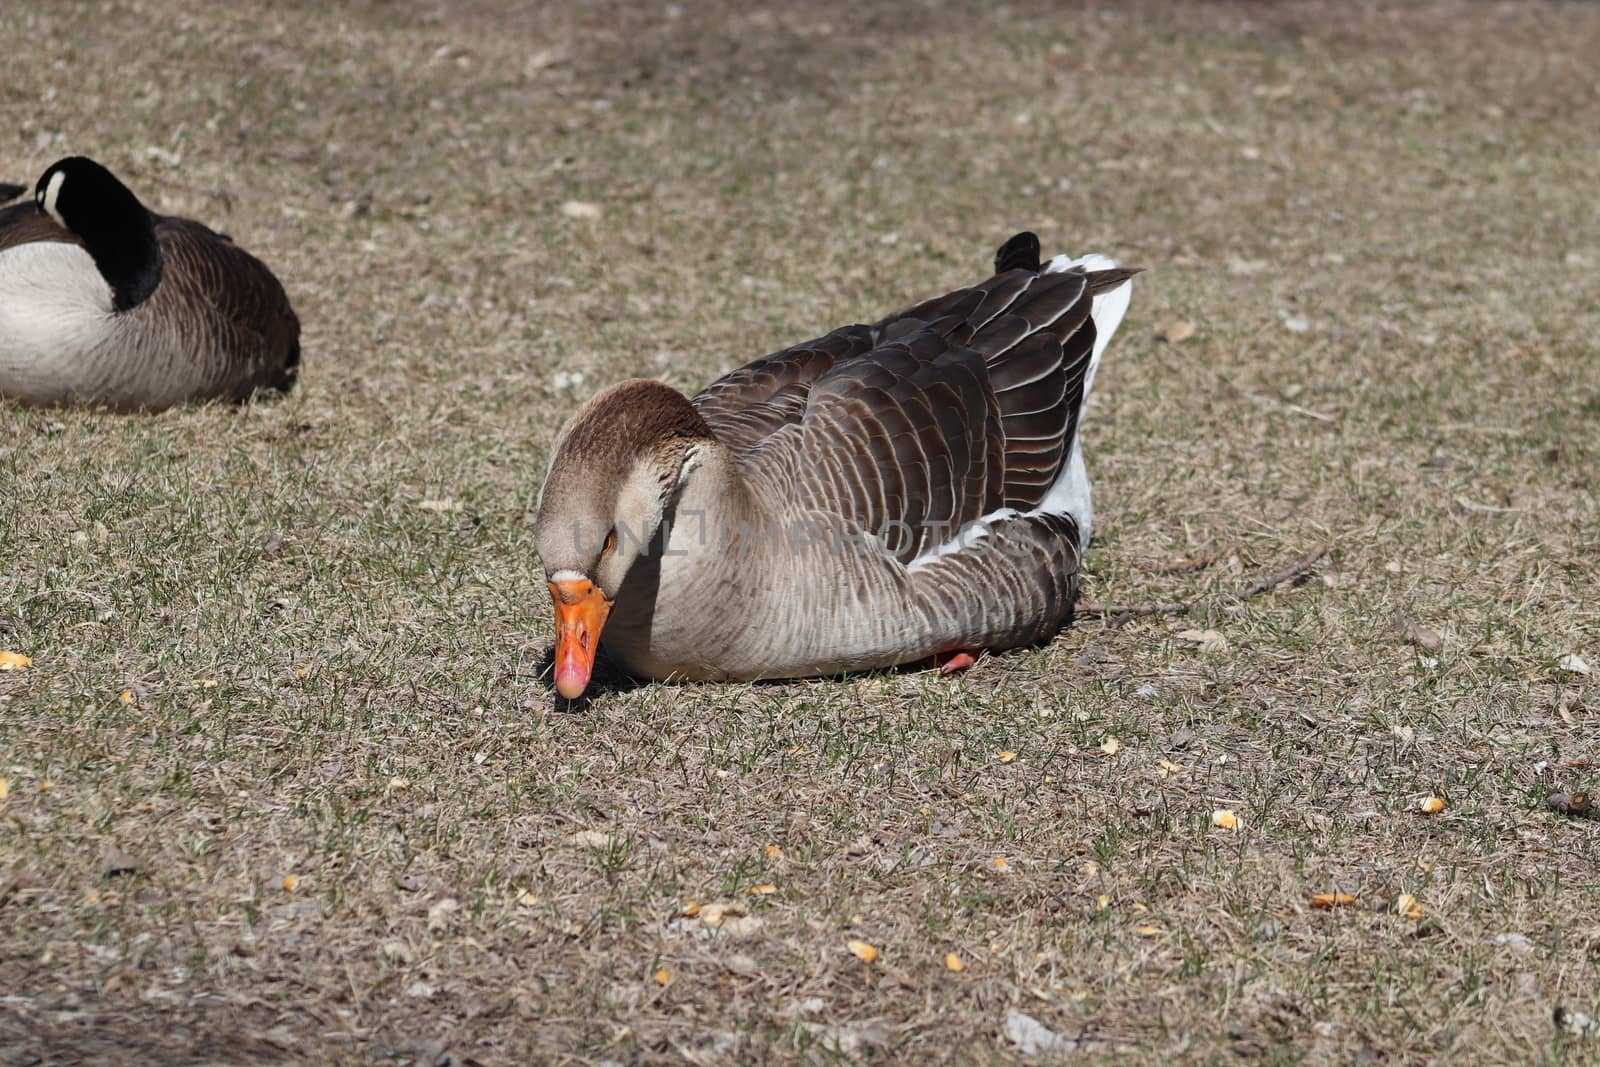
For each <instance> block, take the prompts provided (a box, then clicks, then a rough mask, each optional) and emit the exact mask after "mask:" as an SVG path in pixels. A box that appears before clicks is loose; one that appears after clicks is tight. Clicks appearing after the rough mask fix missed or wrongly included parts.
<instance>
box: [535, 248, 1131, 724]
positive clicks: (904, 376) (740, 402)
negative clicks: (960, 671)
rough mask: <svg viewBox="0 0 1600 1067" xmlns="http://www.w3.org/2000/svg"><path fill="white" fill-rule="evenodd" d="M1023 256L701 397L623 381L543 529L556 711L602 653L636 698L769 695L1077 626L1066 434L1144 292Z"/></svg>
mask: <svg viewBox="0 0 1600 1067" xmlns="http://www.w3.org/2000/svg"><path fill="white" fill-rule="evenodd" d="M1038 253H1039V246H1038V241H1037V239H1036V238H1035V237H1034V236H1033V235H1032V234H1019V235H1017V237H1015V238H1013V239H1012V240H1011V241H1008V242H1007V243H1006V245H1004V246H1003V247H1002V248H1001V249H1000V252H999V254H998V255H997V256H996V269H997V272H996V274H995V275H994V276H993V277H991V278H989V279H988V280H987V281H984V282H982V283H980V284H978V285H974V286H971V287H968V288H964V289H958V290H956V291H954V292H951V293H948V294H946V295H944V296H941V297H937V298H935V299H933V300H929V301H926V302H924V303H921V304H918V305H916V306H914V307H912V308H909V309H907V310H905V311H903V312H900V313H898V314H895V315H891V316H889V317H888V318H885V319H882V320H880V321H878V322H875V323H872V324H866V325H855V326H846V327H844V328H842V329H838V330H835V331H834V332H832V333H830V334H828V335H826V336H825V337H821V338H818V339H816V340H813V341H808V342H806V343H803V344H800V345H796V346H794V347H792V348H789V349H785V350H783V351H781V352H777V353H774V354H772V355H770V356H767V357H765V358H763V359H759V360H757V361H755V362H754V363H751V364H749V365H748V366H745V367H743V368H740V369H739V370H736V371H733V372H732V373H730V374H728V375H726V376H724V377H723V378H720V379H718V380H717V381H715V382H713V383H712V384H711V385H710V386H708V387H707V388H706V389H705V390H704V391H702V392H701V393H700V394H698V395H697V396H695V397H694V398H693V399H692V400H690V399H688V398H685V397H684V396H683V395H682V394H680V393H678V392H677V391H676V390H673V389H671V388H670V387H668V386H666V385H664V384H662V383H660V382H655V381H646V380H635V381H629V382H623V383H621V384H620V385H617V386H614V387H612V388H610V389H608V390H606V391H605V392H603V393H601V394H599V395H598V396H596V397H595V398H594V399H592V400H591V401H589V403H588V404H586V405H585V406H584V407H583V408H582V409H581V410H580V411H579V412H578V413H577V414H576V415H575V416H574V417H573V419H572V420H571V421H570V422H569V423H568V424H567V426H566V428H565V429H563V430H562V432H561V434H560V436H559V437H558V439H557V442H556V446H555V449H554V453H553V457H552V460H551V465H550V470H549V474H548V476H547V478H546V481H545V485H544V489H543V491H542V493H541V496H540V502H539V508H538V515H537V519H536V537H537V541H538V547H539V552H540V555H541V557H542V559H543V561H544V564H545V567H546V570H547V572H548V576H549V579H550V591H551V596H552V598H553V600H554V601H555V607H556V616H557V653H556V683H557V688H558V689H559V690H560V691H561V692H562V693H563V695H565V696H568V697H573V696H576V695H577V694H578V693H580V692H581V691H582V689H583V688H584V686H585V685H586V684H587V682H588V677H589V670H590V665H591V663H592V659H593V656H594V653H595V650H596V647H597V645H598V643H600V642H603V643H604V645H605V647H606V650H607V652H608V653H609V655H610V656H611V658H612V659H613V660H614V661H615V662H616V663H617V664H618V665H619V666H621V667H622V668H623V669H624V670H626V671H628V672H630V673H632V674H635V675H639V676H643V677H648V678H658V679H667V678H683V679H718V678H723V679H755V678H779V677H799V676H806V675H819V674H837V673H843V672H847V671H855V670H862V669H869V668H877V667H887V666H892V665H895V664H901V663H907V662H911V661H916V660H921V659H925V658H927V657H930V656H935V655H938V654H940V653H945V652H952V651H958V650H961V651H975V650H978V649H1005V648H1014V647H1018V646H1022V645H1028V644H1032V643H1036V642H1038V641H1041V640H1043V639H1046V638H1048V637H1049V636H1051V635H1052V634H1054V633H1055V631H1056V630H1057V629H1059V628H1060V627H1061V626H1062V625H1064V624H1066V623H1067V622H1069V621H1070V619H1071V615H1072V609H1073V604H1074V601H1075V598H1076V594H1077V576H1078V563H1079V560H1080V558H1081V556H1082V553H1083V550H1084V549H1085V547H1086V546H1087V545H1088V541H1089V534H1090V524H1091V521H1092V513H1091V508H1090V490H1089V481H1088V475H1087V471H1086V468H1085V466H1084V462H1083V455H1082V449H1081V446H1080V443H1079V439H1078V426H1079V423H1080V420H1081V416H1082V413H1083V408H1084V401H1085V398H1086V397H1087V395H1088V391H1089V387H1090V385H1091V384H1092V382H1093V379H1094V374H1095V370H1096V368H1097V366H1098V364H1099V361H1100V358H1101V356H1102V354H1103V353H1104V351H1105V347H1106V344H1107V343H1108V342H1109V341H1110V339H1111V335H1112V333H1113V332H1114V331H1115V330H1116V327H1117V324H1118V323H1119V322H1120V321H1121V318H1122V316H1123V313H1124V312H1125V311H1126V309H1127V306H1128V300H1129V294H1130V288H1131V287H1130V285H1129V283H1128V279H1129V277H1130V276H1131V275H1132V274H1133V273H1134V272H1133V271H1127V270H1119V269H1117V268H1116V266H1115V264H1113V263H1112V262H1111V261H1110V260H1108V259H1105V258H1104V257H1100V256H1088V257H1085V258H1083V259H1077V260H1072V259H1068V258H1067V257H1064V256H1060V257H1057V258H1055V259H1052V260H1050V261H1049V262H1048V263H1044V264H1041V263H1040V261H1039V254H1038ZM602 634H603V637H602Z"/></svg>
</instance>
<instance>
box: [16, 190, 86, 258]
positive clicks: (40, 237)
mask: <svg viewBox="0 0 1600 1067" xmlns="http://www.w3.org/2000/svg"><path fill="white" fill-rule="evenodd" d="M4 188H5V187H3V186H0V192H3V191H4ZM5 199H7V198H6V197H0V201H3V200H5ZM35 241H60V242H62V243H63V244H82V243H83V242H81V241H79V240H78V238H77V236H76V235H75V234H73V232H72V231H71V230H69V229H67V228H66V227H64V226H62V225H61V224H60V223H58V222H56V220H55V219H52V218H51V217H50V216H49V215H46V214H45V213H44V212H43V211H40V210H39V205H37V204H35V203H34V202H33V201H32V200H24V201H22V202H21V203H17V204H11V205H9V206H8V207H3V208H0V252H3V251H5V250H6V249H8V248H16V247H17V246H18V245H26V244H32V243H33V242H35Z"/></svg>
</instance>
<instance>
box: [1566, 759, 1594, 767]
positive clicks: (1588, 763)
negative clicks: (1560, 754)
mask: <svg viewBox="0 0 1600 1067" xmlns="http://www.w3.org/2000/svg"><path fill="white" fill-rule="evenodd" d="M1561 766H1563V767H1584V768H1587V767H1600V759H1566V760H1562V761H1561Z"/></svg>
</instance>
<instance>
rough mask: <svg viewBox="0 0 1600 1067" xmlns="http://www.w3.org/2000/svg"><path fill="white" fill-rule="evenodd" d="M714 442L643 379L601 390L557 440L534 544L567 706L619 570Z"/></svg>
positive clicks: (695, 418)
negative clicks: (552, 610) (552, 621)
mask: <svg viewBox="0 0 1600 1067" xmlns="http://www.w3.org/2000/svg"><path fill="white" fill-rule="evenodd" d="M712 440H714V437H713V434H712V432H711V428H710V427H709V426H707V425H706V422H705V420H704V419H702V418H701V417H700V415H699V413H698V412H696V411H695V409H694V407H693V406H692V405H691V404H690V403H689V401H688V400H687V399H686V398H685V397H684V396H683V394H681V393H679V392H678V391H677V390H675V389H673V388H671V387H670V386H667V385H664V384H662V383H661V382H657V381H649V380H645V379H635V380H632V381H626V382H623V383H621V384H620V385H615V386H612V387H611V388H610V389H607V390H605V391H604V392H602V393H600V394H599V395H598V396H596V397H594V399H592V400H590V401H589V402H588V403H587V404H585V405H584V406H583V407H582V408H581V409H579V411H578V413H577V414H576V415H574V416H573V417H572V420H571V421H570V422H568V423H567V425H566V427H565V428H564V429H563V430H562V431H561V433H560V435H559V436H558V437H557V438H556V443H555V448H554V452H553V454H552V456H551V460H550V470H549V473H548V474H547V475H546V476H545V482H544V488H543V489H542V490H541V491H540V493H539V504H538V509H537V513H536V516H535V518H534V540H535V543H536V544H537V546H538V550H539V558H540V559H541V560H542V561H543V563H544V568H545V575H546V577H547V578H548V580H549V584H550V599H551V600H552V601H553V602H554V605H555V617H556V662H555V672H556V690H557V691H558V692H560V694H561V695H562V696H564V697H566V698H567V699H568V700H573V699H576V698H577V697H578V696H579V695H580V694H581V693H582V692H583V691H584V689H585V688H586V687H587V686H588V684H589V676H590V674H591V673H592V672H593V670H594V658H595V653H596V652H597V651H598V648H599V642H600V631H601V630H602V629H603V628H604V626H605V623H606V619H607V617H608V616H609V615H610V614H611V608H612V605H613V604H614V603H615V601H616V599H617V595H618V592H619V591H620V590H621V589H622V584H623V581H624V579H626V578H627V576H628V572H629V571H630V570H631V569H632V568H633V566H634V564H635V563H637V562H638V561H639V559H640V558H641V557H642V556H645V555H647V554H653V553H654V552H656V551H659V545H657V544H656V542H657V540H658V535H659V534H660V533H661V532H662V525H663V521H664V519H665V518H666V516H667V515H668V514H669V512H670V510H671V507H672V504H673V501H674V498H675V497H676V495H677V493H678V491H679V489H680V487H681V486H682V484H683V481H684V479H685V477H686V476H687V475H688V474H689V472H690V471H691V470H692V469H693V467H694V465H695V464H694V462H693V457H694V456H695V454H696V453H697V451H698V450H699V448H700V447H701V446H703V445H705V444H706V443H708V442H710V441H712Z"/></svg>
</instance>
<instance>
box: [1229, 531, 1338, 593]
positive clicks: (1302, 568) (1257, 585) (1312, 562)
mask: <svg viewBox="0 0 1600 1067" xmlns="http://www.w3.org/2000/svg"><path fill="white" fill-rule="evenodd" d="M1331 547H1332V546H1331V545H1323V546H1322V547H1321V548H1318V549H1317V550H1316V551H1314V552H1312V553H1310V554H1308V555H1305V556H1302V557H1301V558H1300V559H1297V560H1295V562H1294V564H1293V565H1292V566H1289V567H1285V568H1284V569H1283V570H1281V571H1278V572H1277V573H1276V574H1269V575H1267V576H1266V577H1265V578H1257V579H1256V580H1255V581H1253V582H1251V583H1250V584H1249V585H1247V586H1245V587H1244V592H1242V593H1240V594H1239V599H1240V600H1249V599H1250V598H1251V597H1257V596H1260V595H1261V594H1262V593H1265V592H1268V591H1270V590H1273V589H1276V588H1277V587H1278V586H1280V585H1282V584H1283V583H1284V582H1288V581H1293V580H1294V579H1296V578H1298V577H1300V576H1301V575H1302V574H1307V573H1309V572H1310V570H1311V568H1312V567H1314V566H1316V565H1317V561H1318V560H1320V559H1321V558H1322V557H1323V556H1326V555H1327V554H1328V550H1329V549H1330V548H1331Z"/></svg>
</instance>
